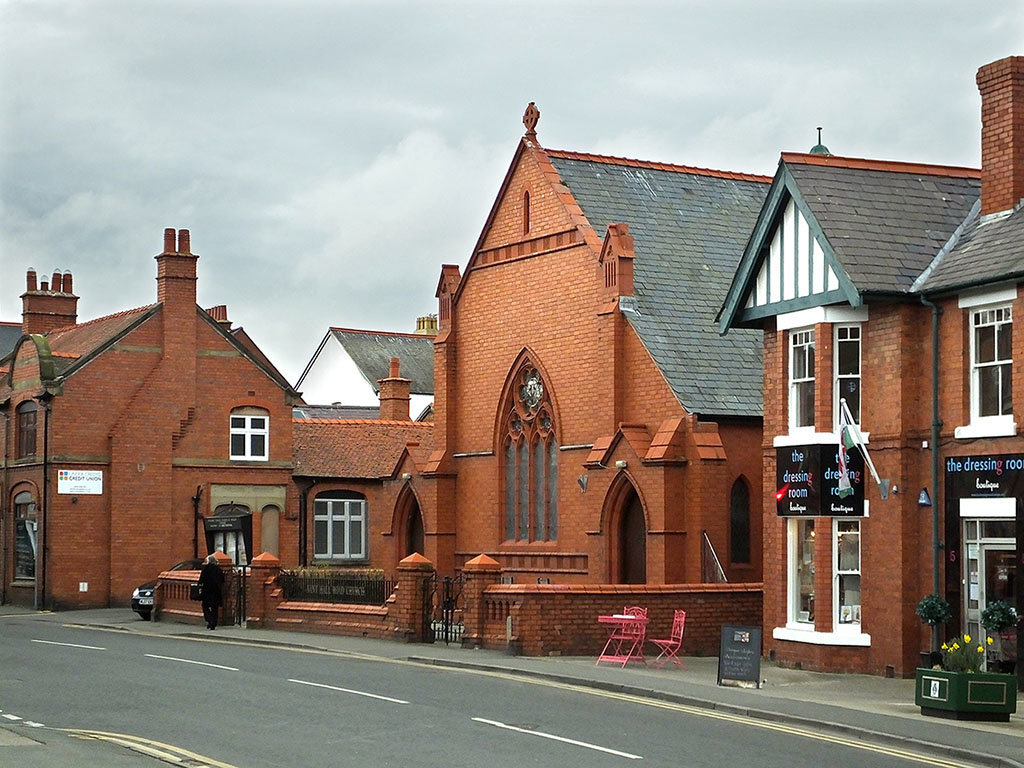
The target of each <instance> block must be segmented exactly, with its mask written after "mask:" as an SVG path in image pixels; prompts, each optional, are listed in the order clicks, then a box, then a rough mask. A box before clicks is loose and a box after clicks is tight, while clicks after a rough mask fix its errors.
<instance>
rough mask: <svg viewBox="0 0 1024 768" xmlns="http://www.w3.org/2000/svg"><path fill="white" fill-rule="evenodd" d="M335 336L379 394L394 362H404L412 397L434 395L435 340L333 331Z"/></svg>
mask: <svg viewBox="0 0 1024 768" xmlns="http://www.w3.org/2000/svg"><path fill="white" fill-rule="evenodd" d="M331 333H332V334H333V336H334V338H335V339H337V340H338V343H339V344H341V346H342V347H344V349H345V351H346V352H347V353H348V355H349V357H351V358H352V361H353V362H354V363H355V364H356V366H357V367H358V368H359V370H360V372H361V373H362V374H363V376H365V377H366V380H367V381H369V382H370V385H371V386H372V387H373V388H374V391H376V390H377V381H378V380H379V379H386V378H387V376H388V372H389V371H390V367H391V358H392V357H397V358H398V359H399V360H400V361H401V375H402V378H404V379H409V380H410V381H411V382H412V383H411V384H410V385H409V390H410V394H413V395H431V394H433V393H434V337H433V336H427V335H424V334H414V333H387V332H384V331H360V330H355V329H350V328H331Z"/></svg>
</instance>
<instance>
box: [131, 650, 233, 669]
mask: <svg viewBox="0 0 1024 768" xmlns="http://www.w3.org/2000/svg"><path fill="white" fill-rule="evenodd" d="M145 655H146V656H148V657H149V658H151V659H164V660H165V661H180V662H181V663H182V664H198V665H199V666H202V667H216V668H217V669H226V670H229V671H231V672H237V671H238V667H225V666H224V665H223V664H211V663H210V662H208V661H192V659H179V658H177V657H175V656H157V655H156V654H155V653H147V654H145Z"/></svg>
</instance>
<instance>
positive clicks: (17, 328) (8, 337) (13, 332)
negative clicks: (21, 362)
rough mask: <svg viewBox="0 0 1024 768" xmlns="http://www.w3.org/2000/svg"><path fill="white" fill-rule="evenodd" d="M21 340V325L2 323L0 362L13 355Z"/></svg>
mask: <svg viewBox="0 0 1024 768" xmlns="http://www.w3.org/2000/svg"><path fill="white" fill-rule="evenodd" d="M20 338H21V323H0V360H3V359H4V358H5V357H7V356H8V355H9V354H11V352H12V351H13V350H14V345H15V344H17V342H18V339H20Z"/></svg>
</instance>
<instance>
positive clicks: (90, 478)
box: [57, 469, 103, 496]
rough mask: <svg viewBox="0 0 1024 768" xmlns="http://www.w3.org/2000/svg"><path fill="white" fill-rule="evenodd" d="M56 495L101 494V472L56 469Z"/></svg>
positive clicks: (96, 470) (95, 470)
mask: <svg viewBox="0 0 1024 768" xmlns="http://www.w3.org/2000/svg"><path fill="white" fill-rule="evenodd" d="M57 493H70V494H75V495H77V496H87V495H94V496H99V495H102V493H103V470H100V469H58V470H57Z"/></svg>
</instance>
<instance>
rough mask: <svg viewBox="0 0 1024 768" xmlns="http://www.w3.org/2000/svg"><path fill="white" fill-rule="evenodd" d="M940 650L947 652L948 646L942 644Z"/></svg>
mask: <svg viewBox="0 0 1024 768" xmlns="http://www.w3.org/2000/svg"><path fill="white" fill-rule="evenodd" d="M942 650H944V651H948V650H949V646H948V645H946V644H945V643H943V644H942Z"/></svg>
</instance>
